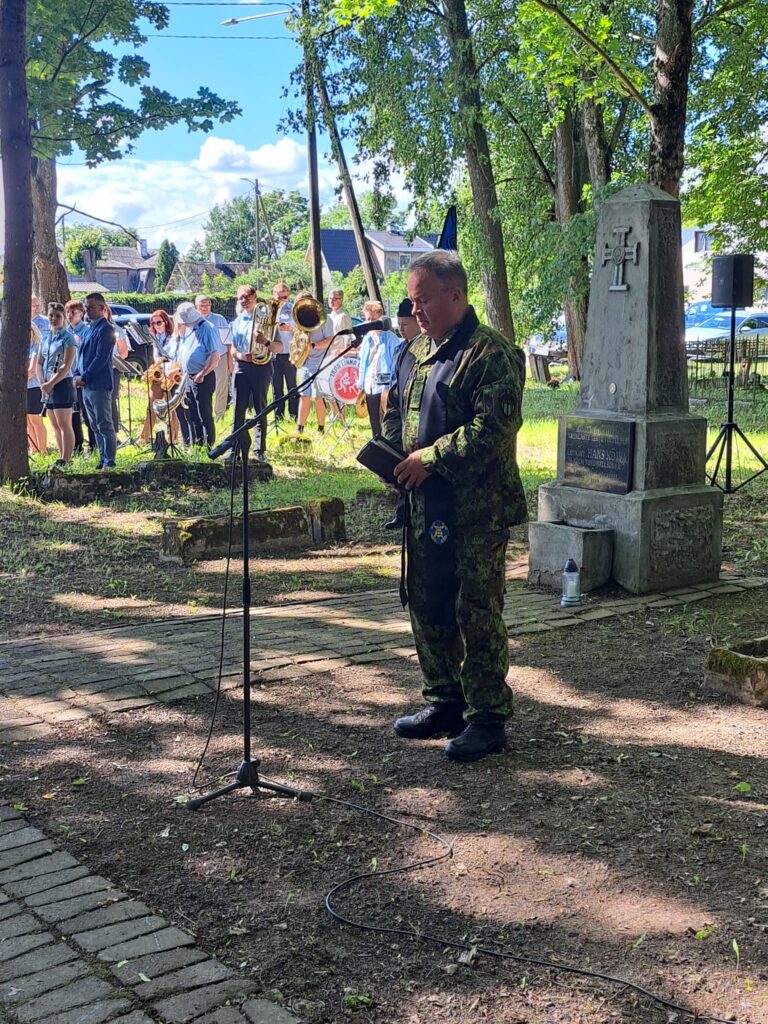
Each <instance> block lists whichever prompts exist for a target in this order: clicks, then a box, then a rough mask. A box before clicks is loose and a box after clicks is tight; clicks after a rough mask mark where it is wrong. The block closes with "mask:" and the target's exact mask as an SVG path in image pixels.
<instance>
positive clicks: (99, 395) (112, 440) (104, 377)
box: [75, 292, 117, 469]
mask: <svg viewBox="0 0 768 1024" xmlns="http://www.w3.org/2000/svg"><path fill="white" fill-rule="evenodd" d="M105 306H106V301H105V299H104V296H103V295H102V294H101V293H100V292H92V293H91V294H90V295H88V296H87V297H86V300H85V314H86V316H87V317H88V320H89V324H88V327H87V328H86V330H85V331H84V333H83V339H82V341H81V342H80V350H79V352H78V357H77V366H76V370H75V385H76V386H77V387H78V388H81V389H82V391H81V394H82V396H83V404H84V405H85V411H86V413H87V415H88V422H89V423H90V424H91V428H92V429H93V432H94V434H95V435H96V447H97V448H98V451H99V469H112V468H114V465H115V452H116V450H117V439H116V437H115V425H114V423H113V422H112V386H113V375H112V355H113V352H114V348H115V330H114V328H113V327H112V325H111V324H110V322H109V321H108V320H107V319H106V317H105V316H104V307H105Z"/></svg>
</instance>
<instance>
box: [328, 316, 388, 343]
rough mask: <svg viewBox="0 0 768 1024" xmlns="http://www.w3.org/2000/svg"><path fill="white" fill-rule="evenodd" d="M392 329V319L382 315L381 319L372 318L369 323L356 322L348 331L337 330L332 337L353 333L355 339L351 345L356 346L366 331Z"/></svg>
mask: <svg viewBox="0 0 768 1024" xmlns="http://www.w3.org/2000/svg"><path fill="white" fill-rule="evenodd" d="M390 330H392V320H391V319H390V317H388V316H383V317H382V318H381V320H372V321H370V323H368V322H366V323H364V324H358V325H357V327H350V329H349V330H348V331H339V333H338V334H336V335H334V337H336V338H338V337H339V335H341V334H354V336H355V340H354V341H353V342H352V347H353V348H357V347H358V345H359V344H360V342H361V341H362V340H363V338H364V337H365V335H366V334H367V333H368V331H390Z"/></svg>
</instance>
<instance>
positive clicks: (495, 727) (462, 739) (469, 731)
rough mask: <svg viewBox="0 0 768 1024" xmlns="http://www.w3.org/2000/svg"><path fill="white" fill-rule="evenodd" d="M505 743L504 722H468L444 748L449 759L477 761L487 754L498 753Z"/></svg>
mask: <svg viewBox="0 0 768 1024" xmlns="http://www.w3.org/2000/svg"><path fill="white" fill-rule="evenodd" d="M505 744H506V735H505V733H504V723H503V722H498V723H497V722H494V723H493V724H490V725H489V724H487V723H486V724H485V725H483V724H480V723H475V722H470V723H469V725H468V726H467V727H466V729H465V730H464V732H463V733H462V734H461V735H460V736H457V737H456V738H455V739H453V740H451V742H450V743H449V744H448V746H447V747H446V748H445V755H446V757H447V758H448V760H449V761H479V760H480V759H481V758H483V757H487V756H488V754H498V753H499V751H501V750H503V749H504V747H505Z"/></svg>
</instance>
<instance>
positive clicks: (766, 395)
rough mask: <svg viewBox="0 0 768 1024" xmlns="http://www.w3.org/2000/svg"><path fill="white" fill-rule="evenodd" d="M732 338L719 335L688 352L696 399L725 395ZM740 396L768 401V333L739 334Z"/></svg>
mask: <svg viewBox="0 0 768 1024" xmlns="http://www.w3.org/2000/svg"><path fill="white" fill-rule="evenodd" d="M728 344H729V342H728V339H727V338H719V339H717V340H716V341H708V342H706V343H703V344H701V346H700V347H699V348H698V350H697V351H695V352H692V351H691V350H690V349H689V351H688V391H689V393H690V394H691V396H694V397H696V398H721V397H722V398H725V396H726V393H727V389H728ZM734 385H735V388H736V393H737V395H738V397H739V398H740V399H742V400H745V399H752V400H754V401H762V402H766V403H768V334H763V335H759V334H755V335H750V337H748V338H739V336H738V335H737V336H736V375H735V378H734Z"/></svg>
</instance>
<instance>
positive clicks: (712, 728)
mask: <svg viewBox="0 0 768 1024" xmlns="http://www.w3.org/2000/svg"><path fill="white" fill-rule="evenodd" d="M297 632H298V633H299V634H301V623H299V624H297ZM579 633H580V638H579V639H578V640H577V639H575V638H574V637H569V639H568V656H567V657H565V656H563V657H559V656H558V655H557V650H556V647H553V646H552V645H553V644H555V641H554V640H552V642H551V643H550V644H549V645H545V644H544V643H542V641H541V639H540V638H539V637H537V638H536V639H535V640H533V639H532V640H529V641H526V642H525V643H519V644H517V645H516V647H515V650H514V661H515V670H514V673H515V675H514V679H515V683H514V685H515V688H516V689H517V693H518V700H517V706H516V714H515V719H514V724H513V726H512V727H511V729H510V750H509V752H508V753H506V754H504V755H501V756H499V757H495V758H491V759H489V760H488V761H485V762H481V763H480V764H477V765H470V766H461V765H454V764H450V763H448V762H446V761H445V759H444V756H443V754H442V750H441V747H442V743H441V742H440V741H433V742H428V743H407V742H404V741H402V740H399V739H398V738H397V737H395V736H394V734H393V733H392V731H391V720H392V718H393V717H395V715H396V714H398V713H400V712H401V711H402V710H404V709H405V708H407V707H409V706H414V705H415V704H417V703H418V672H417V670H416V668H415V666H413V665H412V663H410V662H409V661H408V660H407V659H401V660H397V661H394V662H389V663H386V664H382V665H378V666H373V667H371V666H350V667H347V668H344V669H340V670H338V671H334V672H317V673H314V674H308V675H304V676H302V677H301V678H295V677H294V676H292V675H291V670H290V668H289V669H287V670H286V674H285V676H284V677H282V678H281V677H280V676H279V674H276V676H275V677H274V678H273V679H272V680H271V681H269V682H267V683H265V684H264V685H263V686H259V685H257V687H256V690H255V694H254V702H253V716H254V723H255V734H254V751H255V752H256V753H257V754H258V756H260V757H262V758H263V770H264V771H265V772H267V773H268V774H269V775H270V777H277V778H280V779H283V780H285V781H289V782H292V783H295V784H296V785H300V786H303V787H308V788H312V789H315V790H319V791H322V792H325V793H328V794H330V795H334V796H338V797H341V798H344V799H350V800H353V801H355V802H358V803H361V804H364V805H365V806H368V807H372V808H374V809H377V810H382V811H386V812H387V813H391V814H394V815H395V816H399V817H405V819H406V820H407V821H409V822H412V823H419V822H421V821H424V822H425V824H426V825H427V826H428V827H430V828H432V829H433V830H435V831H438V832H440V833H445V834H452V835H456V836H457V842H456V849H455V855H454V858H453V860H452V861H450V862H446V863H444V864H442V865H440V866H439V867H437V868H435V869H431V870H428V871H423V872H418V873H417V874H414V875H413V876H412V877H408V876H397V875H394V876H387V875H382V874H381V872H382V871H383V870H385V869H386V868H389V867H392V866H394V865H396V864H398V863H402V861H404V860H411V859H414V858H415V857H423V856H429V855H430V854H432V853H433V852H434V847H433V845H432V844H431V843H429V842H427V841H425V840H423V839H421V838H419V837H418V836H416V835H414V834H412V833H411V832H406V831H402V830H400V829H398V828H397V827H396V826H392V825H389V824H386V823H372V822H371V821H370V820H369V819H367V818H366V817H364V816H362V815H360V814H359V813H358V812H357V811H355V810H353V809H351V808H347V807H344V808H338V807H331V808H329V807H328V806H327V805H324V804H322V803H318V802H317V801H315V802H314V803H311V804H306V805H305V804H293V803H286V802H283V801H279V800H263V799H258V800H250V799H249V798H248V797H245V796H244V795H240V796H235V797H227V798H223V799H222V800H221V801H217V802H215V803H213V804H211V805H208V806H207V807H206V808H205V809H203V810H201V811H200V812H199V813H198V814H196V815H188V814H185V813H184V812H183V811H181V810H179V809H178V808H177V807H174V805H173V798H174V797H175V796H176V795H177V794H178V793H179V791H180V790H182V789H183V787H184V785H185V784H186V782H187V781H188V779H189V777H190V772H191V765H192V763H193V761H194V760H195V759H196V758H197V757H198V756H199V751H200V749H201V746H202V742H203V739H204V737H205V734H206V728H207V715H208V712H209V710H210V703H211V702H210V700H209V699H206V700H200V701H198V702H196V703H195V702H185V703H184V704H182V705H174V706H172V707H165V708H164V707H160V708H152V709H149V710H144V711H137V712H135V713H131V714H126V715H122V716H119V717H116V718H113V719H111V720H110V721H109V722H101V723H97V725H96V726H95V728H94V727H92V726H91V727H86V726H77V727H69V728H67V729H66V730H65V731H63V732H62V733H61V735H60V736H59V737H57V738H53V739H49V740H45V741H41V742H36V743H35V744H33V745H31V746H27V745H23V746H19V747H16V748H14V749H12V750H7V751H6V753H7V755H8V756H7V757H5V760H6V761H7V762H9V763H10V764H11V766H12V767H11V773H10V774H9V775H7V776H6V779H5V781H4V783H3V788H4V791H5V794H6V795H7V796H8V797H10V798H12V799H15V798H16V797H21V798H22V799H24V800H25V802H26V804H27V806H28V807H30V809H31V810H32V811H34V813H35V816H36V818H37V820H38V821H39V822H40V823H41V824H43V825H44V826H45V827H46V828H47V830H48V831H49V833H51V834H55V833H56V832H57V831H60V830H59V829H58V823H59V821H61V820H63V821H64V822H65V823H66V824H67V826H68V827H69V828H70V829H71V832H70V833H68V834H67V836H66V838H65V840H64V842H65V845H67V846H68V848H70V849H71V851H72V852H74V853H76V854H77V855H78V856H83V855H85V856H86V857H87V859H88V860H89V863H90V864H91V866H92V867H93V869H94V870H99V871H102V872H103V873H105V874H108V875H109V876H110V877H111V878H113V880H114V881H116V882H117V883H118V884H120V885H121V886H123V887H127V891H130V892H138V893H141V895H142V897H143V898H144V899H145V900H147V901H149V902H150V904H151V905H152V907H153V909H156V910H158V911H160V912H162V913H164V914H166V915H167V916H169V917H171V918H172V919H173V920H174V921H175V922H176V923H179V924H187V925H189V924H190V923H191V924H192V925H194V927H195V929H196V930H197V932H198V935H199V936H200V942H201V944H203V945H204V946H207V948H210V949H212V950H213V951H214V952H216V953H217V954H218V955H220V956H222V957H223V958H225V959H226V960H228V961H229V962H230V963H232V964H233V965H238V964H241V963H246V964H247V969H248V970H251V969H253V970H254V971H255V974H256V976H257V977H258V978H259V980H260V981H261V984H262V986H263V988H264V990H265V991H269V990H271V989H275V988H277V989H280V990H281V991H282V992H283V993H284V994H285V995H286V996H288V997H289V998H293V999H298V998H302V999H305V1000H308V1001H309V1003H311V1004H313V1007H312V1008H310V1011H309V1012H308V1013H307V1016H308V1017H309V1018H310V1019H311V1020H313V1021H320V1020H323V1021H326V1020H327V1021H337V1020H341V1019H344V1017H345V1015H346V1011H345V1010H344V1008H343V1006H342V1002H343V995H342V994H343V992H344V989H345V988H348V989H352V990H353V991H355V992H357V993H358V994H366V993H368V994H370V995H371V998H372V999H373V1000H374V1003H373V1006H372V1007H370V1008H369V1009H367V1010H365V1009H364V1006H365V1004H364V1003H362V1004H361V1007H363V1012H365V1014H366V1017H367V1019H369V1020H372V1021H376V1022H381V1024H383V1022H384V1021H388V1022H389V1021H392V1022H403V1024H405V1022H407V1021H412V1020H417V1021H421V1020H423V1021H427V1020H429V1021H432V1020H446V1021H457V1022H458V1021H464V1020H467V1019H470V1017H472V1015H475V1016H478V1015H483V1014H484V1015H486V1016H487V1017H488V1019H492V1020H498V1021H500V1022H504V1024H507V1022H509V1024H511V1022H513V1021H530V1022H533V1021H535V1020H547V1021H557V1022H561V1021H562V1022H563V1024H564V1022H566V1021H568V1022H569V1024H570V1022H572V1021H577V1020H581V1019H582V1018H583V1019H589V1020H595V1021H609V1020H615V1019H621V1020H624V1021H628V1022H629V1021H631V1022H633V1024H635V1022H637V1024H639V1022H640V1021H643V1022H647V1021H650V1022H652V1024H657V1022H659V1024H660V1022H662V1021H666V1020H667V1019H668V1018H667V1017H666V1014H665V1013H664V1012H662V1011H661V1010H657V1009H654V1008H652V1007H651V1006H650V1004H649V1003H648V1002H647V1001H645V1000H640V1001H639V1002H637V1003H636V1002H634V1001H633V999H634V997H632V996H631V994H629V993H628V992H622V991H617V990H615V989H612V988H607V987H605V986H604V985H602V984H593V983H591V982H587V981H583V982H582V981H580V980H578V979H573V978H569V977H568V976H566V975H564V974H558V973H557V972H550V971H546V970H542V969H536V968H532V967H531V966H530V965H523V964H517V965H515V964H510V963H505V964H501V963H496V962H493V961H491V960H490V959H489V958H487V957H485V956H482V955H481V956H480V957H479V958H477V959H475V960H474V961H473V962H472V963H471V964H462V963H458V962H457V960H456V954H455V952H452V951H450V950H449V949H448V948H447V947H446V946H442V947H441V946H438V947H431V946H426V945H421V944H416V943H413V942H411V941H409V940H407V939H403V938H401V937H397V936H379V935H363V934H362V933H360V932H357V931H352V930H346V929H341V928H339V927H338V926H337V925H335V924H334V923H333V922H331V921H330V920H329V919H328V918H327V917H326V916H325V915H324V914H323V911H322V895H323V893H325V892H326V891H327V890H328V889H329V888H330V886H331V885H332V884H333V883H334V882H335V881H338V880H339V879H340V878H341V877H343V876H346V875H348V874H353V873H356V872H358V871H361V870H363V871H364V870H373V869H374V868H375V871H374V877H373V879H372V880H371V881H369V882H366V883H365V884H364V886H363V887H361V888H360V889H359V890H353V891H351V892H350V893H348V894H347V895H345V896H344V897H343V899H342V900H341V901H340V902H341V904H342V907H343V908H344V910H345V912H348V913H349V915H350V916H351V917H353V918H357V919H359V918H364V919H366V920H371V919H373V920H375V921H377V922H379V923H380V924H382V925H385V926H389V925H393V924H394V926H395V927H401V926H402V927H408V928H416V929H418V930H420V931H428V932H435V933H438V934H444V935H445V936H446V937H447V938H451V939H457V938H461V937H466V938H467V939H468V941H469V942H470V943H471V944H472V943H476V944H482V945H496V944H501V945H502V946H503V947H504V948H506V949H508V950H510V951H511V952H513V953H516V954H520V955H523V956H533V957H541V956H543V957H545V958H547V959H550V960H551V959H553V958H558V959H559V960H560V961H562V962H573V963H577V964H580V965H590V966H593V967H595V968H597V969H602V970H607V971H608V972H609V973H612V974H620V975H624V976H631V977H633V978H634V979H636V980H638V981H639V982H641V983H644V984H646V985H647V986H649V987H651V988H654V989H660V990H661V991H662V993H663V994H664V995H666V996H667V997H668V998H671V999H673V1000H679V1001H682V1002H685V1003H686V1004H688V1005H690V1006H692V1007H694V1008H695V1009H697V1010H698V1011H699V1012H701V1013H704V1012H709V1013H713V1012H714V1013H719V1015H720V1016H729V1015H730V1014H735V1015H736V1016H737V1017H738V1019H739V1020H740V1021H743V1022H745V1024H746V1022H750V1024H752V1022H754V1024H756V1022H758V1021H763V1020H764V1019H765V1016H764V1006H765V994H766V984H767V979H766V975H765V958H766V953H768V950H767V949H766V938H765V934H764V932H763V931H762V929H761V928H759V927H758V926H757V924H756V923H755V922H758V921H759V920H760V919H761V917H762V911H761V907H762V905H763V903H764V901H765V899H766V894H765V893H763V892H761V890H760V882H761V880H762V879H764V878H765V877H766V872H767V871H768V864H766V857H765V852H764V842H763V839H762V828H763V821H762V819H763V810H764V809H763V805H762V801H763V799H764V796H765V794H766V793H768V773H767V772H766V767H765V760H764V758H765V752H766V751H765V740H764V736H763V732H764V730H763V728H762V713H761V712H759V711H757V710H755V709H750V708H743V707H741V706H738V705H732V704H729V703H727V702H723V701H712V700H704V699H702V697H701V695H700V693H696V694H695V695H694V696H693V697H691V696H690V693H691V690H690V689H689V687H690V686H691V685H692V681H691V680H692V678H693V677H694V675H695V663H696V662H697V660H698V657H699V655H698V652H691V651H689V652H688V654H687V655H685V657H687V658H688V662H687V663H686V665H685V666H684V668H685V672H687V673H689V674H690V677H691V678H687V677H686V676H682V677H681V676H678V677H677V678H672V677H671V675H670V673H669V671H665V668H664V666H665V665H667V664H668V652H667V651H666V648H665V646H664V644H663V643H661V642H660V639H661V638H660V637H659V636H658V635H657V634H655V633H654V632H653V631H651V630H650V628H649V627H647V626H646V625H645V624H644V621H643V620H642V619H639V618H634V619H628V620H624V621H622V623H621V629H620V630H618V629H616V626H615V625H613V626H596V625H593V626H584V627H581V629H580V630H579ZM596 651H597V652H599V658H598V657H596V654H595V652H596ZM619 663H620V664H621V665H622V666H623V668H622V673H626V676H627V678H629V677H632V675H633V674H634V677H635V679H636V680H643V681H644V682H645V687H646V692H645V694H644V695H643V696H642V697H640V696H638V693H637V692H629V693H625V692H623V691H622V685H623V684H622V680H623V679H624V675H623V674H622V675H620V676H619V678H618V682H617V680H616V674H615V673H614V672H613V671H612V666H614V665H615V664H619ZM681 682H682V686H681V685H680V684H681ZM637 689H638V684H637V683H636V685H635V687H634V690H635V691H636V690H637ZM241 721H242V704H241V702H240V700H239V698H238V697H237V695H236V691H233V694H232V696H231V697H230V698H229V699H227V700H225V701H224V704H223V706H222V708H221V717H220V723H219V724H220V728H221V731H220V732H217V733H216V739H215V740H214V744H213V749H212V751H211V758H212V763H213V765H214V766H216V767H215V772H218V771H224V770H229V769H230V768H234V767H236V766H237V762H238V760H239V755H240V736H239V727H240V723H241ZM25 758H26V762H25V760H24V759H25ZM30 764H34V765H37V766H40V767H39V769H38V778H36V779H30V775H29V765H30ZM75 777H85V778H86V780H87V781H86V785H85V786H80V787H77V788H75V787H72V786H71V779H72V778H75ZM740 781H745V782H748V783H749V785H750V787H751V789H750V792H749V793H748V794H743V793H740V792H739V791H738V790H736V789H735V786H736V785H737V784H738V783H739V782H740ZM53 790H55V791H56V796H55V798H54V799H51V800H47V801H44V800H42V799H41V796H42V793H43V792H51V791H53ZM167 825H170V831H169V834H168V835H167V836H165V835H164V833H165V831H166V826H167ZM80 839H85V840H86V842H84V843H81V842H80ZM183 845H186V846H187V847H188V850H186V851H185V850H184V849H183ZM374 858H375V864H374ZM696 934H698V935H699V937H698V938H697V937H696ZM733 940H736V942H737V945H738V949H739V951H740V958H741V962H740V964H737V963H736V960H735V952H734V948H733ZM254 946H256V948H257V949H258V953H255V951H254ZM454 966H455V970H454V969H453V968H454ZM449 967H450V968H451V970H450V971H448V970H446V968H449ZM475 1000H478V1001H479V1002H478V1003H477V1004H475V1008H474V1009H473V1010H470V1007H472V1005H473V1004H474V1001H475ZM321 1003H322V1004H323V1005H322V1007H321V1006H320V1005H319V1004H321ZM347 1009H349V1008H348V1007H347Z"/></svg>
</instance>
